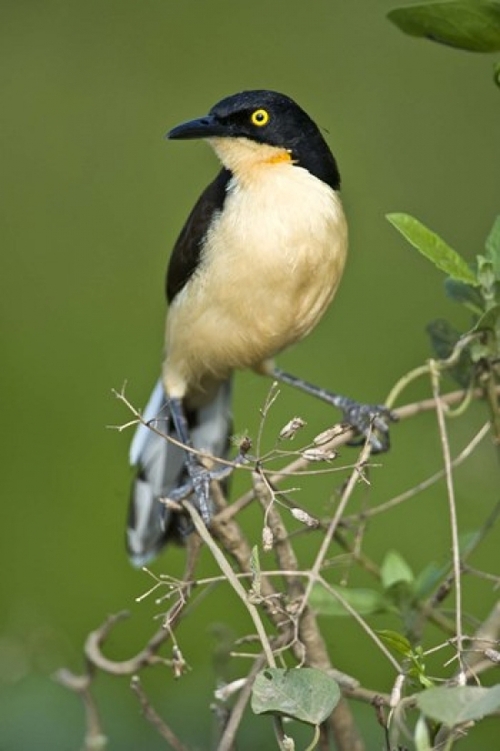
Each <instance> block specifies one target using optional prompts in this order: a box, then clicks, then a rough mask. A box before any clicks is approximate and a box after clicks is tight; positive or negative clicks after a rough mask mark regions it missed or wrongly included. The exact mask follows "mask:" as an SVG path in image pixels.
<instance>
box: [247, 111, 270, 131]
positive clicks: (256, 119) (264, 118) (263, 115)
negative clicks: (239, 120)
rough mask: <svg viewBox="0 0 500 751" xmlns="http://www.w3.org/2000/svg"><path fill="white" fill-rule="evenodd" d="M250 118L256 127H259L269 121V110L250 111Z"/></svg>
mask: <svg viewBox="0 0 500 751" xmlns="http://www.w3.org/2000/svg"><path fill="white" fill-rule="evenodd" d="M250 120H251V121H252V123H253V124H254V125H256V126H257V127H258V128H261V127H262V126H263V125H267V123H268V122H269V112H268V111H267V110H255V112H252V115H251V117H250Z"/></svg>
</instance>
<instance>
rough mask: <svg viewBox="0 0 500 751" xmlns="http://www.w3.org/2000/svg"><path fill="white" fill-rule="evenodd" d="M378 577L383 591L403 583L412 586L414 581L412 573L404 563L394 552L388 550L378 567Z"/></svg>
mask: <svg viewBox="0 0 500 751" xmlns="http://www.w3.org/2000/svg"><path fill="white" fill-rule="evenodd" d="M380 576H381V578H382V585H383V587H384V589H389V588H390V587H392V586H394V584H400V583H401V582H405V583H407V584H412V583H413V580H414V576H413V571H412V570H411V568H410V567H409V566H408V564H407V563H406V561H405V560H404V558H403V557H402V556H400V554H399V553H398V552H396V551H395V550H389V551H388V552H387V553H386V554H385V557H384V560H383V561H382V566H381V567H380Z"/></svg>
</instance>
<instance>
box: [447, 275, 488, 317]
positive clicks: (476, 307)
mask: <svg viewBox="0 0 500 751" xmlns="http://www.w3.org/2000/svg"><path fill="white" fill-rule="evenodd" d="M444 290H445V292H446V294H447V295H448V297H449V298H450V300H453V302H458V303H461V304H462V305H465V306H466V307H468V308H469V309H470V310H472V312H473V313H476V314H478V313H480V312H481V311H482V309H483V298H482V297H481V294H480V292H479V291H478V290H477V289H475V288H474V287H471V285H470V284H465V283H464V282H459V281H458V280H457V279H451V278H450V277H447V278H446V279H445V280H444Z"/></svg>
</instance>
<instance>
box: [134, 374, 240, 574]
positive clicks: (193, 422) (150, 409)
mask: <svg viewBox="0 0 500 751" xmlns="http://www.w3.org/2000/svg"><path fill="white" fill-rule="evenodd" d="M143 418H144V420H145V421H146V422H148V423H150V424H151V425H152V426H153V427H154V428H155V429H156V430H158V431H159V432H160V433H163V434H166V435H170V434H171V435H173V436H174V437H175V432H174V428H173V425H172V424H171V421H170V419H169V410H168V400H167V398H166V396H165V392H164V390H163V385H162V382H161V381H158V383H157V384H156V386H155V388H154V390H153V393H152V394H151V397H150V400H149V402H148V405H147V407H146V409H145V410H144V413H143ZM188 419H189V423H190V429H191V440H192V442H193V446H194V448H197V449H200V450H203V451H206V452H208V453H209V454H212V455H213V456H219V457H221V458H224V457H226V456H227V453H228V447H229V436H230V432H231V427H232V422H231V381H230V380H228V381H224V382H223V383H221V385H220V387H219V389H218V391H217V393H216V395H215V396H214V398H213V399H212V401H210V403H209V404H207V405H205V406H204V407H201V408H199V409H197V410H196V411H195V412H192V413H190V414H189V415H188ZM130 463H131V464H132V465H134V466H136V467H137V476H136V478H135V480H134V482H133V484H132V490H131V498H130V507H129V514H128V521H127V549H128V553H129V556H130V560H131V562H132V563H133V565H134V566H144V565H146V563H148V562H149V561H150V560H151V559H152V558H154V557H155V556H156V555H157V554H158V553H159V552H160V550H161V549H162V548H163V546H164V545H166V544H167V542H168V541H169V540H176V541H177V542H179V541H182V539H183V537H184V535H185V533H186V529H187V526H188V525H187V521H186V518H185V517H184V516H183V515H182V514H176V513H174V512H172V511H170V510H169V509H167V508H166V507H165V505H164V504H163V503H161V501H160V498H164V497H168V495H169V493H170V492H171V491H172V490H173V489H174V488H176V487H178V486H179V485H182V484H183V483H184V482H185V481H186V480H187V475H186V470H185V452H184V451H183V449H181V448H180V447H179V446H176V445H175V444H173V443H171V442H170V441H168V440H167V439H166V438H165V437H164V436H162V435H158V433H156V432H154V431H153V430H151V429H150V428H148V427H146V426H145V425H142V424H141V425H139V427H138V428H137V430H136V433H135V435H134V438H133V440H132V444H131V447H130Z"/></svg>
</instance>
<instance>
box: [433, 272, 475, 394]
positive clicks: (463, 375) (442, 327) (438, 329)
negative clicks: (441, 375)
mask: <svg viewBox="0 0 500 751" xmlns="http://www.w3.org/2000/svg"><path fill="white" fill-rule="evenodd" d="M464 286H465V285H464ZM469 289H471V287H469ZM426 331H427V333H428V335H429V338H430V340H431V345H432V349H433V350H434V354H435V355H436V356H437V357H438V359H439V360H447V359H448V358H449V357H450V355H451V354H452V352H453V350H454V348H455V345H456V344H457V342H458V340H459V339H460V337H461V334H460V332H459V331H457V330H456V329H454V328H453V326H451V324H449V323H448V321H445V320H444V319H442V318H437V319H436V320H434V321H431V322H430V323H429V324H428V325H427V326H426ZM446 372H447V373H448V374H449V375H450V376H451V377H452V378H453V379H454V380H455V381H456V382H457V383H458V384H459V385H460V386H462V388H467V386H468V385H469V384H470V382H471V380H472V376H473V363H472V360H471V357H470V353H469V352H468V350H467V349H466V348H465V349H463V350H462V352H461V353H460V355H459V358H458V362H456V363H455V364H454V365H452V366H451V367H450V366H449V367H448V368H447V371H446Z"/></svg>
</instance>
